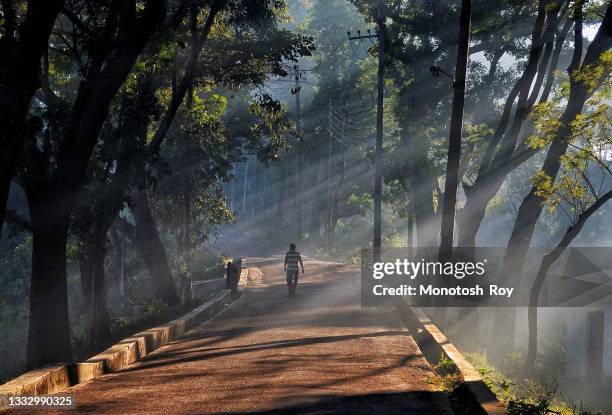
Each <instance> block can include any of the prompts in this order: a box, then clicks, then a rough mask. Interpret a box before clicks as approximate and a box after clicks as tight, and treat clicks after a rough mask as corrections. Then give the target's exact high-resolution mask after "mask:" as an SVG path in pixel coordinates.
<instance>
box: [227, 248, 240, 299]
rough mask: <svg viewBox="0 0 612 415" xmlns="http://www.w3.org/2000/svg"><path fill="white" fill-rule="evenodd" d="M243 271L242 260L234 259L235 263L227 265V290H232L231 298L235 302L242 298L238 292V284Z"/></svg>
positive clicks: (230, 262) (231, 262)
mask: <svg viewBox="0 0 612 415" xmlns="http://www.w3.org/2000/svg"><path fill="white" fill-rule="evenodd" d="M241 271H242V258H238V259H236V258H234V260H233V261H229V262H228V263H227V274H226V282H225V288H229V289H230V290H231V298H232V300H235V299H237V298H239V297H240V294H241V293H240V292H239V291H238V283H239V282H240V273H241Z"/></svg>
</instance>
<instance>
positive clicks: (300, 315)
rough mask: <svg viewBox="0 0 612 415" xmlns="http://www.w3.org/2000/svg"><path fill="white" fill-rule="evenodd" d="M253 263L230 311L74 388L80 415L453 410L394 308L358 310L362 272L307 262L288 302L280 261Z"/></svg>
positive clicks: (425, 412) (426, 412)
mask: <svg viewBox="0 0 612 415" xmlns="http://www.w3.org/2000/svg"><path fill="white" fill-rule="evenodd" d="M249 264H250V265H253V266H257V267H259V269H261V271H263V276H262V277H261V278H260V279H258V280H256V281H253V282H252V284H251V285H250V287H249V289H248V292H247V294H246V295H245V296H243V298H241V299H240V300H238V301H237V302H236V303H234V304H233V305H232V306H231V307H229V308H228V309H226V310H225V311H223V312H222V313H220V314H219V315H217V316H216V317H215V318H213V319H212V320H209V321H208V322H205V323H204V324H202V325H201V326H199V327H197V328H196V329H194V330H192V331H191V332H189V333H188V334H187V335H186V336H185V337H184V338H182V339H180V340H178V341H175V342H173V343H171V344H170V345H168V346H166V347H163V348H161V349H159V350H158V351H156V352H154V353H153V354H151V355H149V356H148V358H147V359H146V360H144V361H142V362H140V363H137V364H134V365H133V366H131V367H129V368H127V369H126V370H123V371H122V372H119V373H114V374H109V375H105V376H103V377H101V378H99V379H96V380H94V381H92V382H90V383H86V384H83V385H79V386H77V387H74V388H72V389H71V391H70V393H74V394H75V397H76V402H77V410H78V413H83V414H226V413H265V414H281V413H283V414H284V413H290V414H291V413H301V414H315V413H316V414H319V413H324V414H335V413H338V414H368V415H369V414H377V413H380V414H415V415H421V414H422V415H435V414H446V413H448V412H447V410H446V409H443V408H447V404H448V403H447V401H446V398H445V397H444V395H443V394H442V393H440V392H437V391H435V390H434V387H433V386H432V385H431V384H429V383H428V382H427V377H428V374H430V373H431V368H430V367H429V365H428V364H427V362H426V361H425V359H424V358H423V357H422V355H421V353H420V351H419V349H418V347H417V346H416V344H415V343H414V341H413V340H412V338H411V337H410V336H408V335H407V334H406V332H405V331H404V330H403V329H402V327H401V325H400V322H399V320H398V318H397V316H396V315H395V313H394V311H393V310H392V309H374V308H366V309H362V308H361V307H360V306H359V271H358V270H356V269H355V268H354V267H353V268H350V267H347V266H344V265H340V264H334V263H330V262H322V261H314V260H307V261H306V262H305V266H306V274H305V275H303V276H302V275H300V285H299V286H298V289H297V295H296V296H295V297H291V298H289V297H287V291H286V286H285V281H284V276H283V274H282V263H281V260H280V259H278V258H269V259H259V260H256V259H253V260H252V261H251V262H250V263H249ZM64 414H65V412H64Z"/></svg>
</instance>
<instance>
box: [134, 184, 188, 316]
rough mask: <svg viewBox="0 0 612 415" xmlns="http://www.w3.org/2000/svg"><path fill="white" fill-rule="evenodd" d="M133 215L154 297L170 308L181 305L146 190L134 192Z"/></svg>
mask: <svg viewBox="0 0 612 415" xmlns="http://www.w3.org/2000/svg"><path fill="white" fill-rule="evenodd" d="M132 200H133V202H134V208H133V213H134V216H135V219H136V225H135V227H134V242H135V244H136V249H138V252H139V253H140V255H141V257H142V259H143V261H144V263H145V266H146V267H147V270H148V272H149V275H150V276H151V285H152V290H153V295H154V296H155V297H156V298H159V299H160V300H162V301H164V302H165V303H166V304H168V305H170V306H174V305H177V304H178V303H179V297H178V295H177V293H176V288H175V286H174V282H173V281H172V272H171V271H170V266H169V265H168V257H167V255H166V250H165V248H164V245H163V243H162V241H161V238H160V236H159V233H158V232H157V228H156V226H155V221H154V219H153V215H152V214H151V210H150V208H149V198H148V195H147V190H146V189H141V190H138V189H135V190H134V191H133V192H132Z"/></svg>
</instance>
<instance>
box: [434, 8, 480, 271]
mask: <svg viewBox="0 0 612 415" xmlns="http://www.w3.org/2000/svg"><path fill="white" fill-rule="evenodd" d="M471 11H472V1H471V0H462V1H461V19H460V23H459V41H458V45H457V64H456V66H455V80H454V82H453V89H454V91H453V109H452V115H451V125H450V137H449V141H448V161H447V165H446V180H445V182H444V200H443V201H442V226H441V229H440V235H441V240H440V249H439V251H438V257H439V258H441V260H448V259H450V257H451V256H452V249H453V231H454V226H455V209H456V204H457V186H458V182H459V161H460V158H461V131H462V126H463V103H464V100H465V77H466V72H467V63H468V54H469V47H470V17H471Z"/></svg>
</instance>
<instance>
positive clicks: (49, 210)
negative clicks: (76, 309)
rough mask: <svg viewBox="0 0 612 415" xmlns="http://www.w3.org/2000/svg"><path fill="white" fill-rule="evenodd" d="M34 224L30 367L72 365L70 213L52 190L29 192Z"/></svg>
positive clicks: (28, 359) (28, 360) (28, 357)
mask: <svg viewBox="0 0 612 415" xmlns="http://www.w3.org/2000/svg"><path fill="white" fill-rule="evenodd" d="M27 195H28V202H29V207H30V220H31V224H32V238H33V241H32V277H31V282H30V313H29V327H28V349H27V368H28V369H34V368H36V367H39V366H41V365H44V364H50V363H57V362H70V361H71V359H72V351H71V347H70V321H69V316H68V292H67V288H68V287H67V276H66V243H67V241H68V225H69V218H70V210H69V209H67V208H66V206H65V204H63V203H61V201H58V200H57V199H55V197H54V195H55V192H54V191H53V190H51V189H41V188H38V189H35V191H34V192H32V191H28V192H27Z"/></svg>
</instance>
